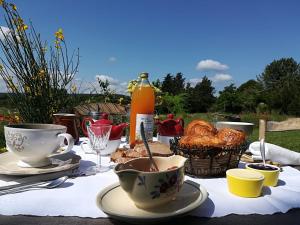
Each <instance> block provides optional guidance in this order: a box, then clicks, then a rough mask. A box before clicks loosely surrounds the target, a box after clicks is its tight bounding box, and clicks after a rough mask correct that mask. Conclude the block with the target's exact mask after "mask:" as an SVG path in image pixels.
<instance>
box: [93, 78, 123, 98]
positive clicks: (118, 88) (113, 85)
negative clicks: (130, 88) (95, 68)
mask: <svg viewBox="0 0 300 225" xmlns="http://www.w3.org/2000/svg"><path fill="white" fill-rule="evenodd" d="M95 79H96V81H95V82H94V83H93V84H92V85H93V86H94V87H98V86H99V84H98V81H97V80H98V79H100V80H102V81H105V80H108V82H109V84H110V85H109V88H110V89H111V90H113V91H115V93H117V94H128V93H127V92H126V91H127V82H122V81H119V80H118V79H115V78H113V77H112V76H108V75H96V76H95Z"/></svg>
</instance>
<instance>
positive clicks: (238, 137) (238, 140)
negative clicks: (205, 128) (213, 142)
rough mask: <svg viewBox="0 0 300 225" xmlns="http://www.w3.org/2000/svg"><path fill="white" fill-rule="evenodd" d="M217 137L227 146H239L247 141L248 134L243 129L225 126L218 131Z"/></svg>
mask: <svg viewBox="0 0 300 225" xmlns="http://www.w3.org/2000/svg"><path fill="white" fill-rule="evenodd" d="M217 138H219V139H220V140H223V141H224V142H225V143H226V145H227V146H237V145H240V144H242V143H243V142H245V140H246V135H245V133H244V132H242V131H238V130H234V129H231V128H223V129H220V130H219V131H218V133H217Z"/></svg>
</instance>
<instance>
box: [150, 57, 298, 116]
mask: <svg viewBox="0 0 300 225" xmlns="http://www.w3.org/2000/svg"><path fill="white" fill-rule="evenodd" d="M153 85H155V86H156V87H158V88H160V89H161V90H162V93H163V94H162V97H161V98H162V104H160V105H159V106H157V110H158V113H168V112H174V113H179V112H188V113H194V112H208V111H213V112H216V111H218V112H226V113H241V112H256V111H257V110H258V106H259V105H260V106H261V105H262V104H263V105H264V108H265V110H269V111H276V112H277V113H282V114H290V115H297V116H299V115H300V64H299V63H297V62H296V61H295V60H294V59H293V58H282V59H280V60H274V61H273V62H271V63H270V64H268V65H267V66H266V67H265V69H264V71H263V72H262V73H261V74H259V75H258V76H257V78H256V79H251V80H248V81H247V82H245V83H243V84H241V85H240V86H239V87H236V86H235V84H230V85H228V86H226V87H224V89H223V90H222V91H219V93H218V95H216V93H215V92H216V90H215V88H214V87H213V85H212V81H211V80H209V78H208V77H206V76H204V77H203V78H202V79H201V81H199V82H198V83H197V84H196V85H194V86H192V85H191V83H189V82H186V79H185V78H184V75H183V74H182V73H177V74H176V75H172V74H167V75H166V76H165V77H164V78H163V79H162V80H159V79H158V80H156V81H154V82H153Z"/></svg>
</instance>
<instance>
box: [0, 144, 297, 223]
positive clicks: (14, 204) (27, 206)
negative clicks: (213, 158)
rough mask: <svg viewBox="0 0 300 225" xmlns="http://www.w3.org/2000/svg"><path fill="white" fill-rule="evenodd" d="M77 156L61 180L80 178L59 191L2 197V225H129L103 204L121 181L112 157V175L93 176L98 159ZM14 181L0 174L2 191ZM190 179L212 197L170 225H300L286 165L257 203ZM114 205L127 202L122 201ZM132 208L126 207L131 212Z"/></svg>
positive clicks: (292, 174) (221, 184)
mask: <svg viewBox="0 0 300 225" xmlns="http://www.w3.org/2000/svg"><path fill="white" fill-rule="evenodd" d="M82 140H83V139H81V141H82ZM72 152H73V154H76V155H78V156H80V157H81V161H80V165H79V168H78V169H72V170H67V171H61V172H58V173H57V174H58V175H57V176H61V175H62V174H63V173H64V172H65V173H66V174H68V175H72V174H74V173H75V172H74V171H76V174H78V176H74V177H72V178H69V179H68V180H67V181H66V182H65V183H64V184H62V185H61V186H59V187H57V188H55V189H37V190H31V191H26V192H20V193H14V194H6V195H2V196H0V224H72V225H73V224H80V225H81V224H103V225H104V224H126V221H128V220H122V221H119V220H116V219H113V218H109V217H108V216H107V214H105V213H104V212H103V211H102V210H101V209H100V208H99V204H97V203H99V192H101V191H102V190H103V189H105V188H107V186H110V185H112V184H115V183H116V182H118V177H117V176H116V175H115V174H114V171H113V166H114V164H113V163H111V162H110V157H102V163H103V164H106V165H110V166H111V169H110V170H109V171H108V172H105V173H98V174H87V173H86V171H87V168H88V167H90V166H91V165H94V164H95V162H96V155H95V154H87V153H85V152H84V151H83V150H82V148H81V147H80V145H76V146H74V147H73V149H72ZM239 166H240V167H243V166H244V164H243V163H240V165H239ZM53 174H55V173H53ZM39 176H40V175H39ZM8 177H9V176H7V175H0V189H1V185H2V186H3V185H6V184H8V183H9V184H11V183H14V182H17V181H18V180H17V179H16V178H14V179H16V180H13V179H12V178H10V177H9V178H8ZM37 177H38V176H37ZM18 179H20V178H19V177H18ZM185 180H186V182H191V183H193V184H194V185H198V186H200V187H201V188H204V189H205V190H207V192H208V198H207V199H206V200H205V201H204V202H203V203H202V204H201V205H200V206H199V207H197V208H195V209H193V210H191V211H188V212H187V213H184V215H185V216H183V214H182V215H181V214H176V212H175V214H170V215H169V217H168V219H170V220H166V221H164V222H165V223H166V224H183V223H184V224H299V221H300V172H299V167H296V168H293V167H290V166H286V167H283V168H282V172H281V174H280V177H279V182H278V186H277V187H265V188H264V189H263V193H262V196H261V197H259V198H253V199H249V198H241V197H238V196H234V195H232V194H231V193H230V192H229V191H228V188H227V183H226V178H209V179H203V178H202V179H200V178H193V177H190V176H186V177H185ZM7 182H8V183H7ZM187 194H188V193H187ZM113 204H121V200H120V202H117V201H116V202H114V203H113ZM130 204H132V203H130V202H128V207H127V206H126V205H125V206H124V210H125V212H126V208H128V209H129V208H130ZM178 211H180V210H178ZM130 213H132V212H130V211H129V212H128V214H129V216H130ZM131 216H132V215H131ZM133 216H134V215H133ZM173 217H174V218H173ZM143 222H147V221H143V220H141V219H138V220H137V221H136V223H138V224H140V223H143ZM148 222H149V221H148ZM156 222H157V221H156Z"/></svg>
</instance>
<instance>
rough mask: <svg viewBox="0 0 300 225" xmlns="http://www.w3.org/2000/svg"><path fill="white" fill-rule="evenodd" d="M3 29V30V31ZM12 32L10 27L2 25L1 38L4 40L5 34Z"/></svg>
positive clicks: (0, 27) (0, 28)
mask: <svg viewBox="0 0 300 225" xmlns="http://www.w3.org/2000/svg"><path fill="white" fill-rule="evenodd" d="M1 30H2V31H1ZM9 33H10V29H9V28H8V27H2V26H0V39H1V41H4V40H5V39H4V35H5V36H7V35H8V34H9Z"/></svg>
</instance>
